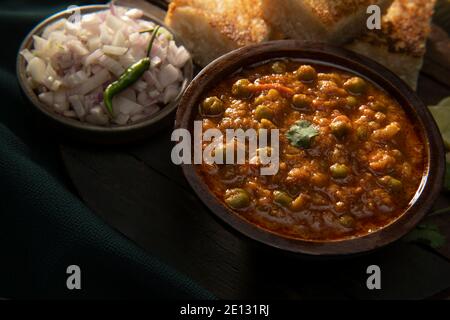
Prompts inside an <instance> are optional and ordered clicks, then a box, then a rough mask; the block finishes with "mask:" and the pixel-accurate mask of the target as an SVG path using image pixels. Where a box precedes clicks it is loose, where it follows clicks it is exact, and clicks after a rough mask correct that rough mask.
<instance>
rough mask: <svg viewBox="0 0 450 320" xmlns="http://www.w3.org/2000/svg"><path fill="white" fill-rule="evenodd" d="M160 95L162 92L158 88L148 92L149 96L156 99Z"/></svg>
mask: <svg viewBox="0 0 450 320" xmlns="http://www.w3.org/2000/svg"><path fill="white" fill-rule="evenodd" d="M159 95H160V93H159V91H158V90H152V91H150V92H149V93H148V96H149V97H150V98H152V99H155V98H156V97H157V96H159Z"/></svg>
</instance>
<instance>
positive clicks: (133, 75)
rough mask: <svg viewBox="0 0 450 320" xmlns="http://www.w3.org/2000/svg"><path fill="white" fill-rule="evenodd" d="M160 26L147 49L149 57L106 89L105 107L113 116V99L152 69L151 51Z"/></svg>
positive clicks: (135, 64) (132, 66) (154, 31)
mask: <svg viewBox="0 0 450 320" xmlns="http://www.w3.org/2000/svg"><path fill="white" fill-rule="evenodd" d="M159 28H160V26H157V27H156V28H155V29H154V30H153V33H152V37H151V39H150V43H149V45H148V49H147V56H146V57H145V58H142V59H141V60H139V61H138V62H136V63H134V64H133V65H131V66H130V67H128V68H127V70H125V72H124V73H122V74H121V75H120V77H119V79H117V80H116V81H114V82H112V83H111V84H110V85H108V87H106V89H105V92H104V93H103V101H104V102H105V107H106V109H107V110H108V112H109V113H110V115H111V116H114V115H113V106H112V99H113V98H114V96H115V95H117V94H118V93H120V92H122V91H123V90H125V89H127V88H128V87H129V86H131V85H132V84H133V83H135V82H136V81H138V80H139V78H140V77H141V76H142V75H143V74H144V72H145V71H147V70H148V68H150V51H151V50H152V46H153V42H154V41H155V38H156V34H157V33H158V30H159Z"/></svg>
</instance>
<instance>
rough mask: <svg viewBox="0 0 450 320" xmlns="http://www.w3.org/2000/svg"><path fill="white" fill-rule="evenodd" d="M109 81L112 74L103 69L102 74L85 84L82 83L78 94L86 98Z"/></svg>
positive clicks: (95, 75)
mask: <svg viewBox="0 0 450 320" xmlns="http://www.w3.org/2000/svg"><path fill="white" fill-rule="evenodd" d="M109 79H111V74H110V73H109V72H108V70H105V69H102V70H101V71H100V72H98V73H96V74H94V75H93V76H92V77H90V78H89V79H87V80H86V81H85V82H84V83H82V84H81V85H80V86H79V87H78V88H76V90H75V91H76V93H78V94H80V95H83V96H84V95H85V94H87V93H89V92H91V91H92V90H94V89H95V88H97V87H99V86H101V85H102V84H104V83H105V82H106V81H108V80H109Z"/></svg>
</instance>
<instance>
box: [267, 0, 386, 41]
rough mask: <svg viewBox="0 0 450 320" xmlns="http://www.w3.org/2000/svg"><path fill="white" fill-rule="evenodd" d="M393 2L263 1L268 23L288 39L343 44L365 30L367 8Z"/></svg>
mask: <svg viewBox="0 0 450 320" xmlns="http://www.w3.org/2000/svg"><path fill="white" fill-rule="evenodd" d="M391 3H392V0H336V1H329V0H284V1H273V0H262V7H263V13H264V17H265V19H266V20H267V21H268V22H269V23H270V24H271V25H273V26H276V27H277V28H279V29H280V30H281V31H282V32H283V33H284V34H285V35H286V36H287V37H289V38H292V39H300V40H311V41H321V42H330V43H335V44H341V43H345V42H347V41H348V40H349V39H352V38H354V37H356V36H358V35H360V34H361V33H363V32H364V31H365V30H366V19H367V14H366V10H367V6H369V5H371V4H377V5H379V6H380V8H381V10H382V11H383V12H385V10H386V9H387V8H388V7H389V5H390V4H391Z"/></svg>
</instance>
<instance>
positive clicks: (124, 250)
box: [0, 0, 213, 299]
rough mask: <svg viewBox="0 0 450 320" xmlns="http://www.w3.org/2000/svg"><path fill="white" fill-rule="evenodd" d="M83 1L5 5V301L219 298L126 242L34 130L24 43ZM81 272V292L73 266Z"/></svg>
mask: <svg viewBox="0 0 450 320" xmlns="http://www.w3.org/2000/svg"><path fill="white" fill-rule="evenodd" d="M73 4H81V3H80V2H79V1H78V2H76V1H70V2H58V3H55V1H36V0H27V1H24V0H8V1H2V2H1V8H0V26H1V27H0V28H1V30H3V32H2V34H3V37H4V39H3V40H4V41H3V45H2V48H1V50H0V57H1V61H2V64H1V67H0V90H1V97H2V98H3V99H2V100H1V103H0V195H1V196H0V252H1V259H0V297H2V298H51V297H59V298H95V297H96V298H121V297H144V298H162V299H164V298H179V299H186V298H200V299H209V298H213V296H212V294H211V293H209V292H208V291H207V290H205V289H203V288H201V287H200V286H198V285H197V284H195V283H194V282H193V281H192V280H190V279H189V278H187V277H186V276H183V275H181V274H179V273H177V272H176V271H175V270H173V269H172V268H171V267H169V266H167V265H165V264H163V263H161V262H160V261H159V260H158V259H157V258H156V257H153V256H151V255H149V254H147V253H145V252H144V251H143V250H141V249H140V248H138V247H137V246H136V245H135V244H134V243H132V242H130V241H129V240H127V239H126V238H125V237H124V236H123V235H121V234H119V233H118V232H116V231H115V230H113V229H112V228H110V227H109V226H107V225H106V224H105V223H104V222H103V221H102V220H101V219H100V218H98V217H97V216H96V215H95V214H93V213H92V212H91V211H89V209H87V208H86V207H85V206H84V205H83V203H81V202H80V200H79V199H78V198H77V197H76V196H74V195H73V194H72V193H71V192H70V191H69V189H68V187H67V186H68V182H67V179H66V178H65V176H64V171H63V168H62V167H61V164H60V158H59V153H58V146H57V143H56V141H55V139H54V137H51V136H46V135H45V134H44V133H41V132H39V130H37V129H36V128H33V122H32V119H31V118H30V112H29V110H28V108H29V105H28V102H26V101H24V99H23V98H22V97H21V94H20V91H19V86H18V83H17V80H16V75H15V60H16V54H17V52H18V48H19V45H20V42H21V41H22V40H23V38H24V37H25V35H26V34H27V32H29V31H30V30H31V28H32V27H33V26H34V25H35V24H37V23H38V22H39V21H41V20H42V19H44V18H45V17H47V16H49V15H50V14H52V13H55V12H57V11H59V10H61V9H64V8H66V7H67V6H69V5H73ZM72 264H75V265H78V266H79V267H80V268H81V290H68V289H67V287H66V279H67V277H68V275H67V274H66V269H67V267H68V266H69V265H72Z"/></svg>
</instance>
